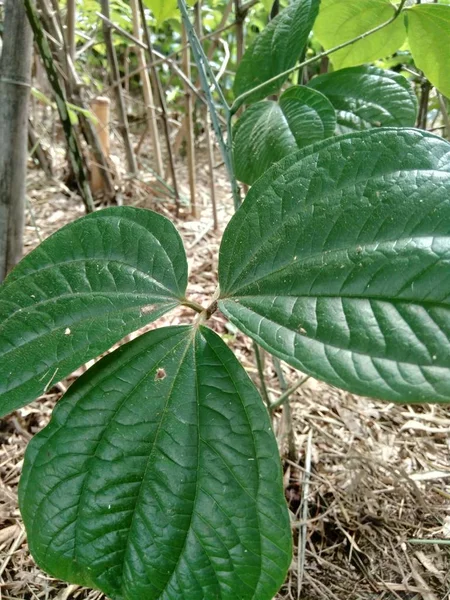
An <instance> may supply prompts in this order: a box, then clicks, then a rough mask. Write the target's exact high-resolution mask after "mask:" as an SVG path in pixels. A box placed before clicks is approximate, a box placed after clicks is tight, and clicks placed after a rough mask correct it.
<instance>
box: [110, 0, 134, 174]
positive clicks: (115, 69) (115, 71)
mask: <svg viewBox="0 0 450 600" xmlns="http://www.w3.org/2000/svg"><path fill="white" fill-rule="evenodd" d="M101 8H102V14H104V15H105V17H106V18H107V19H108V20H109V19H110V7H109V0H101ZM102 23H103V35H104V38H105V45H106V52H107V55H108V62H109V66H110V76H111V79H112V81H118V80H119V78H120V72H119V64H118V62H117V54H116V49H115V47H114V44H113V40H112V31H111V26H110V25H109V23H108V22H107V21H105V20H104V21H102ZM114 92H115V96H116V109H117V112H118V117H119V127H118V129H119V131H120V134H121V135H122V139H123V142H124V145H125V153H126V157H127V165H128V171H129V172H130V173H131V174H132V175H136V173H137V170H138V169H137V164H136V157H135V155H134V151H133V146H132V144H131V139H130V129H129V126H128V118H127V112H126V109H125V101H124V99H123V94H122V86H120V85H117V86H114Z"/></svg>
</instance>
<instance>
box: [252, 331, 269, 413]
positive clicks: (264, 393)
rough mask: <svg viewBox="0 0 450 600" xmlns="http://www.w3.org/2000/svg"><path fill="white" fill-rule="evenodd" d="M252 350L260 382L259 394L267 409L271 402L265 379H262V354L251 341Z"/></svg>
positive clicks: (260, 349)
mask: <svg viewBox="0 0 450 600" xmlns="http://www.w3.org/2000/svg"><path fill="white" fill-rule="evenodd" d="M253 351H254V352H255V358H256V367H257V369H258V375H259V381H260V383H261V395H262V397H263V400H264V402H265V403H266V406H267V408H268V409H270V406H271V402H270V398H269V392H268V391H267V386H266V380H265V379H264V360H263V356H262V352H263V350H262V348H260V347H259V346H258V344H257V343H256V342H253Z"/></svg>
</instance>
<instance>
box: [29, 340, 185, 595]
mask: <svg viewBox="0 0 450 600" xmlns="http://www.w3.org/2000/svg"><path fill="white" fill-rule="evenodd" d="M180 333H181V332H176V333H175V334H174V336H175V335H177V334H180ZM183 343H186V340H185V339H182V340H180V342H178V343H177V344H176V345H175V346H173V347H171V348H170V350H169V351H168V352H167V353H166V354H165V355H164V356H163V357H162V358H161V359H160V360H159V361H158V362H157V363H155V365H154V366H153V368H152V370H151V371H150V372H149V373H147V374H146V375H145V376H144V377H143V378H141V379H139V381H138V382H137V383H136V384H135V385H134V386H133V388H132V389H131V390H130V391H129V392H127V393H126V394H125V396H124V397H123V399H122V401H121V402H120V404H119V406H118V407H117V409H116V410H115V411H114V414H113V415H112V416H111V418H110V419H109V422H108V424H107V426H106V427H105V429H104V430H103V432H102V435H101V436H100V438H99V440H98V442H97V443H96V446H95V448H94V452H93V453H92V454H91V455H90V457H89V459H88V461H87V462H90V461H92V460H93V459H95V458H96V457H97V451H98V450H99V447H100V444H101V443H102V441H103V440H104V438H105V435H106V433H107V432H108V431H109V428H110V426H111V424H112V423H113V422H114V420H115V418H116V416H117V415H118V414H119V412H120V411H121V410H122V408H123V407H124V405H125V404H126V402H127V401H128V399H129V398H130V397H131V396H132V395H133V394H134V393H135V391H136V390H137V389H138V388H139V387H141V386H142V385H144V384H145V382H146V381H147V379H148V378H149V377H150V376H151V375H153V374H154V372H155V370H156V369H157V368H158V366H159V365H160V364H161V363H162V362H163V361H164V360H165V359H166V358H167V357H168V356H169V355H171V354H174V353H175V351H176V349H177V348H179V346H181V345H182V344H183ZM190 346H191V340H190V339H188V343H187V344H186V349H185V351H184V353H183V355H182V356H181V358H180V367H181V365H182V364H183V362H184V359H185V358H186V354H187V352H188V350H189V347H190ZM147 352H148V348H145V349H144V350H143V351H142V352H140V353H139V354H137V355H135V356H133V357H132V358H131V359H130V360H129V361H127V362H126V363H125V366H126V365H128V364H130V363H132V362H134V361H135V360H136V359H137V358H139V357H140V356H142V354H146V353H147ZM123 367H124V365H123V364H120V365H119V366H118V367H117V369H115V370H114V371H113V373H107V374H106V376H105V379H108V378H110V377H111V376H112V375H113V374H114V373H116V372H117V371H120V370H122V369H123ZM180 370H181V369H180ZM180 370H179V371H178V373H177V375H176V376H175V377H174V379H173V382H172V385H171V387H170V390H168V394H167V400H166V403H165V406H164V408H163V412H162V414H161V420H160V423H159V425H158V428H157V431H156V433H155V438H154V440H153V443H152V447H151V450H150V453H149V456H148V459H147V462H146V466H145V470H144V473H143V476H142V482H141V484H140V486H139V489H138V492H137V494H136V501H135V503H134V507H133V508H132V509H129V510H133V515H132V517H131V523H130V525H129V528H128V536H127V540H126V541H125V544H124V548H125V550H124V555H123V558H122V560H121V566H122V569H121V580H122V583H121V592H122V593H125V590H124V589H123V571H124V566H125V562H126V560H127V553H128V551H129V544H130V534H131V530H132V527H133V523H134V515H135V514H136V507H137V505H138V504H139V501H140V498H141V496H142V489H143V485H144V482H145V478H146V475H147V473H148V470H149V467H150V462H151V459H152V457H153V453H154V450H155V446H156V442H157V441H158V436H159V432H160V430H161V427H162V422H163V420H164V419H165V417H166V414H167V409H168V405H169V403H170V399H171V395H172V391H173V387H174V384H175V382H176V380H177V378H178V375H179V372H180ZM101 382H102V380H100V383H101ZM95 385H96V386H97V385H98V382H96V383H95ZM74 408H75V407H74ZM72 410H73V409H72ZM71 412H72V411H71ZM69 417H70V413H69V415H68V418H69ZM87 467H88V468H89V465H87ZM88 481H89V470H88V469H87V473H86V477H85V479H84V480H83V484H82V488H81V490H80V496H79V500H78V503H77V504H78V506H77V514H76V517H75V521H78V520H79V518H80V510H81V507H82V504H83V501H84V497H85V494H86V486H87V483H88ZM44 499H45V498H44ZM36 512H37V511H36ZM79 531H80V528H75V538H74V549H73V556H74V558H76V557H77V556H81V557H82V556H83V554H82V553H81V554H80V552H79V544H80V541H79V535H77V533H78V532H79ZM48 548H50V545H49V546H48Z"/></svg>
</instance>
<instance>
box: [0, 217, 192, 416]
mask: <svg viewBox="0 0 450 600" xmlns="http://www.w3.org/2000/svg"><path fill="white" fill-rule="evenodd" d="M186 284H187V264H186V256H185V253H184V248H183V244H182V241H181V238H180V236H179V235H178V233H177V231H176V229H175V227H174V226H173V225H172V223H171V222H170V221H169V220H168V219H166V218H165V217H163V216H161V215H158V214H156V213H154V212H151V211H148V210H143V209H137V208H131V207H116V208H108V209H105V210H102V211H99V212H96V213H93V214H91V215H88V216H86V217H83V218H82V219H78V220H77V221H75V222H74V223H70V224H69V225H66V226H65V227H63V228H62V229H60V230H59V231H58V232H57V233H55V234H54V235H53V236H51V237H50V238H49V239H47V240H45V241H44V242H43V243H42V244H41V245H40V246H38V248H36V250H34V251H33V252H31V253H30V254H28V256H26V257H25V258H24V259H23V260H22V261H21V262H20V263H19V265H18V266H17V267H16V268H15V269H14V270H13V271H12V272H11V274H10V275H9V276H8V277H7V278H6V280H5V282H4V284H3V286H2V287H1V288H0V416H1V415H4V414H6V413H8V412H10V411H12V410H15V409H16V408H19V407H20V406H23V405H24V404H26V403H27V402H30V401H31V400H34V399H35V398H36V397H37V396H38V395H39V394H41V393H42V392H43V391H44V390H45V389H46V388H48V387H49V386H50V385H51V384H52V383H56V382H57V381H59V380H60V379H62V378H63V377H65V376H66V375H68V374H69V373H70V372H71V371H73V370H74V369H76V368H77V367H79V366H80V365H82V364H83V363H85V362H87V361H88V360H90V359H92V358H95V357H96V356H98V355H99V354H101V353H102V352H104V351H106V350H108V348H110V347H111V346H112V345H113V344H114V343H115V342H117V341H119V340H120V339H121V338H122V337H123V336H125V335H127V334H128V333H130V332H131V331H134V330H136V329H138V328H139V327H142V326H143V325H145V324H146V323H150V322H151V321H154V320H155V319H156V318H158V317H159V316H161V315H162V314H164V313H165V312H167V311H168V310H170V309H171V308H173V307H174V306H177V305H178V304H179V302H180V299H182V298H183V297H184V293H185V289H186Z"/></svg>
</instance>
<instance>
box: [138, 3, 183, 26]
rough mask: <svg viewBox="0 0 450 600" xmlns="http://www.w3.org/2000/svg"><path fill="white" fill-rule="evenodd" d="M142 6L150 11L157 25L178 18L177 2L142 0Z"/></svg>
mask: <svg viewBox="0 0 450 600" xmlns="http://www.w3.org/2000/svg"><path fill="white" fill-rule="evenodd" d="M144 4H145V6H146V7H147V8H149V9H150V10H151V11H152V13H153V16H154V17H155V20H156V23H157V24H158V25H161V24H162V23H164V21H167V20H168V19H173V18H177V16H178V8H177V0H144Z"/></svg>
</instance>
